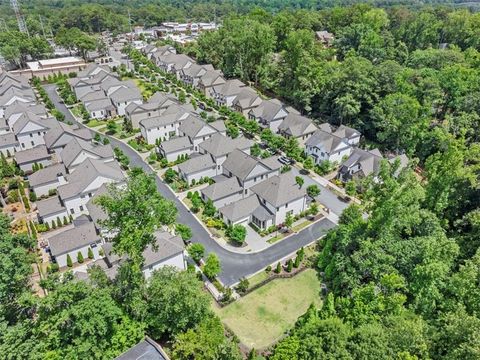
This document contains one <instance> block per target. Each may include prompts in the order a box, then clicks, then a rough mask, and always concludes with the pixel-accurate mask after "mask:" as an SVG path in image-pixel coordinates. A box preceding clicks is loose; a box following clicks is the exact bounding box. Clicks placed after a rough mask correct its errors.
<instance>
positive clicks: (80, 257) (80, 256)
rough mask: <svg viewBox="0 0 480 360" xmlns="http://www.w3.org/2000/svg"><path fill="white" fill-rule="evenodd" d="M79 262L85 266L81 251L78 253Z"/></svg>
mask: <svg viewBox="0 0 480 360" xmlns="http://www.w3.org/2000/svg"><path fill="white" fill-rule="evenodd" d="M77 261H78V263H79V264H83V255H82V252H81V251H79V252H78V253H77Z"/></svg>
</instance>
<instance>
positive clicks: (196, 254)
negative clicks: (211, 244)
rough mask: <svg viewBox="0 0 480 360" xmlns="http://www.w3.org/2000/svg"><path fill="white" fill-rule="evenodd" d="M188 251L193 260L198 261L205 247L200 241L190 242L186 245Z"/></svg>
mask: <svg viewBox="0 0 480 360" xmlns="http://www.w3.org/2000/svg"><path fill="white" fill-rule="evenodd" d="M188 253H189V254H190V256H191V258H192V259H193V261H195V262H196V263H199V262H200V260H201V259H202V258H203V256H204V255H205V247H204V246H203V245H202V244H200V243H195V244H192V245H190V246H189V247H188Z"/></svg>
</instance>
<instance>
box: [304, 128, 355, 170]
mask: <svg viewBox="0 0 480 360" xmlns="http://www.w3.org/2000/svg"><path fill="white" fill-rule="evenodd" d="M352 150H353V148H352V146H351V145H350V144H349V143H348V141H347V139H345V138H341V137H338V136H336V135H334V134H332V133H328V132H326V131H323V130H317V131H316V132H315V133H314V134H313V135H312V136H311V137H310V138H309V139H308V140H307V141H306V142H305V153H306V154H307V155H309V156H311V157H313V159H314V160H315V163H316V164H320V163H321V162H322V161H325V160H327V161H329V162H332V163H333V162H336V163H340V162H342V161H343V158H344V157H348V156H350V154H351V153H352Z"/></svg>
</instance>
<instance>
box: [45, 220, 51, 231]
mask: <svg viewBox="0 0 480 360" xmlns="http://www.w3.org/2000/svg"><path fill="white" fill-rule="evenodd" d="M45 230H46V231H48V230H50V224H49V223H48V222H46V223H45Z"/></svg>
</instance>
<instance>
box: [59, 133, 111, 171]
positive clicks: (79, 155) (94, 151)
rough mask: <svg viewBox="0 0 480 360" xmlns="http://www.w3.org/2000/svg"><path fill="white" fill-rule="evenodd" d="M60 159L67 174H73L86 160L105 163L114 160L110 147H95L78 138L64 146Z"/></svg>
mask: <svg viewBox="0 0 480 360" xmlns="http://www.w3.org/2000/svg"><path fill="white" fill-rule="evenodd" d="M60 158H61V159H62V161H63V163H64V165H65V166H66V167H67V169H68V171H69V173H73V172H74V171H75V169H76V168H77V167H78V166H79V165H80V164H82V163H83V162H84V161H85V160H86V159H94V160H100V161H103V162H105V163H107V162H111V161H114V159H115V158H114V155H113V150H112V147H111V146H110V145H97V144H93V143H92V142H91V141H85V140H82V139H79V138H73V139H72V140H71V141H70V142H69V143H68V144H67V145H66V146H65V148H64V149H63V150H62V151H61V152H60Z"/></svg>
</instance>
